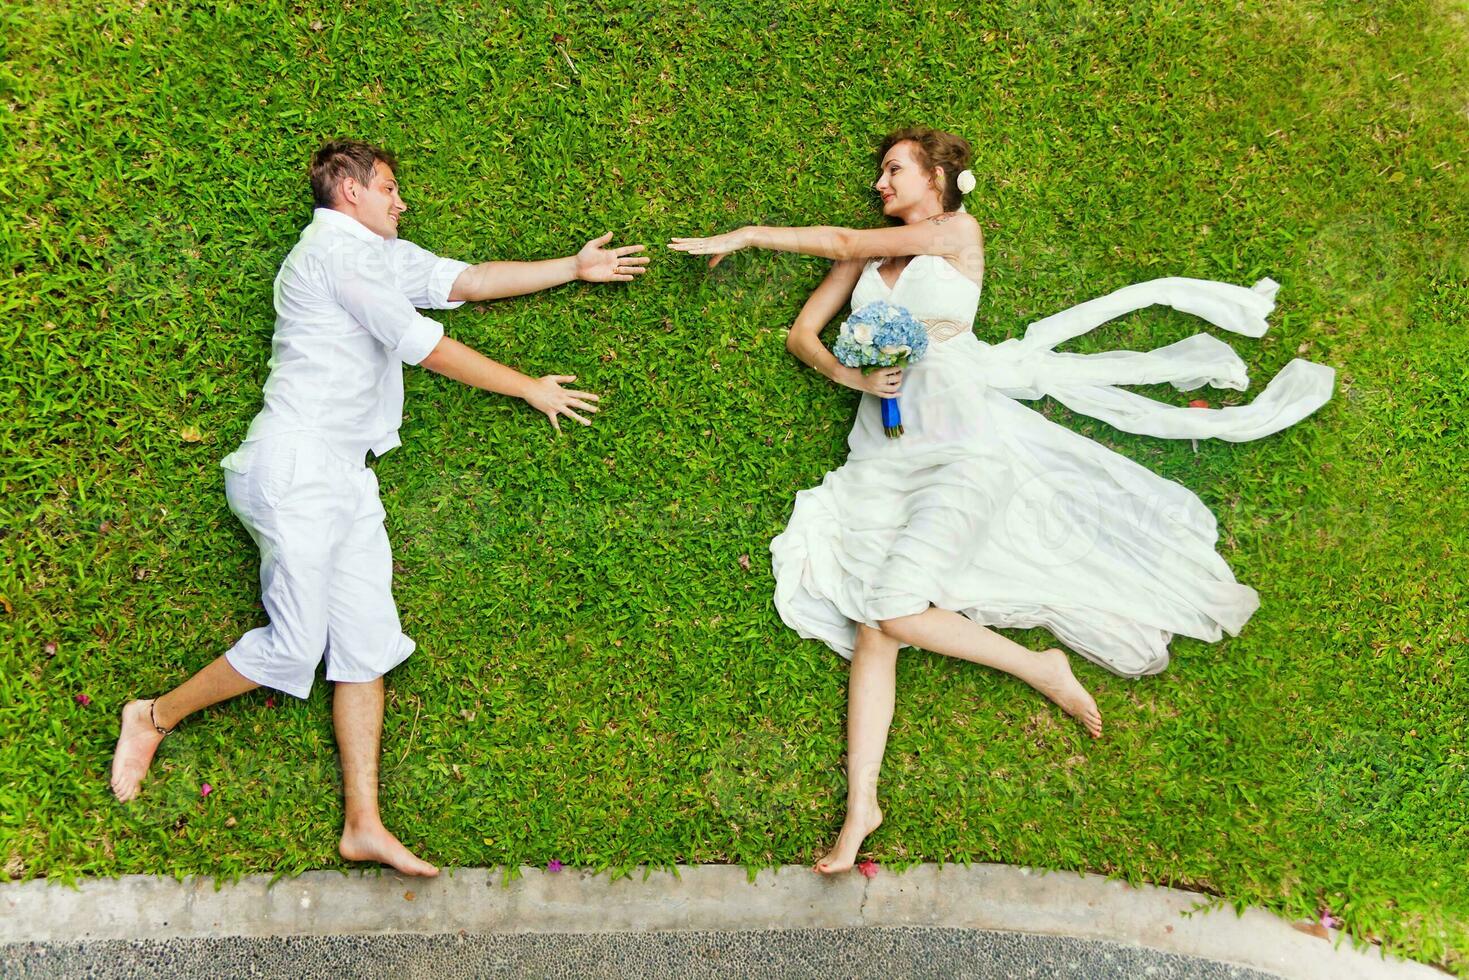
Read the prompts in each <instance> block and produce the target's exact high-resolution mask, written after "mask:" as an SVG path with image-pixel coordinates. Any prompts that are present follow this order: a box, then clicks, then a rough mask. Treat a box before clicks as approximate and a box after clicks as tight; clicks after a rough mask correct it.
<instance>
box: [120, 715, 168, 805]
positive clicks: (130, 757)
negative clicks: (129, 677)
mask: <svg viewBox="0 0 1469 980" xmlns="http://www.w3.org/2000/svg"><path fill="white" fill-rule="evenodd" d="M152 707H153V702H152V701H129V702H128V703H127V704H126V705H124V706H123V709H122V730H121V731H119V732H118V734H117V748H115V749H113V750H112V795H113V796H116V797H117V799H118V801H119V802H121V803H126V802H127V801H128V800H131V799H132V798H133V797H135V796H137V795H138V789H139V788H140V787H141V786H142V785H143V777H144V776H145V775H147V773H148V766H149V765H150V764H151V763H152V762H153V754H154V753H155V752H157V751H158V743H160V742H162V741H163V735H162V734H160V733H159V731H158V729H156V728H154V727H153V716H152V713H151V710H150V709H151V708H152Z"/></svg>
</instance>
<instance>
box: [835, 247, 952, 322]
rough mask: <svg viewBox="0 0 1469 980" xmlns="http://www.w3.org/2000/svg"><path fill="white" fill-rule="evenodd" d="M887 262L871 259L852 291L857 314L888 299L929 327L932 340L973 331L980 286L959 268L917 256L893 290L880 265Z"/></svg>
mask: <svg viewBox="0 0 1469 980" xmlns="http://www.w3.org/2000/svg"><path fill="white" fill-rule="evenodd" d="M884 261H885V260H883V259H872V260H871V261H869V262H868V263H867V265H866V266H865V267H864V268H863V269H862V276H861V278H859V279H858V280H857V285H856V286H855V287H854V288H853V289H852V310H853V312H856V311H857V310H859V309H861V308H862V307H864V306H866V305H867V304H868V303H871V302H873V301H875V300H879V299H885V300H887V301H888V302H890V303H893V304H895V305H897V306H901V307H903V308H904V309H906V310H907V311H908V312H909V313H912V314H913V316H914V317H916V318H917V319H918V320H920V321H922V323H923V325H924V326H926V327H927V328H928V336H929V339H930V340H932V341H935V342H942V341H945V340H948V339H950V338H951V337H955V336H957V335H959V334H961V333H965V332H968V331H972V330H973V329H974V314H975V312H976V311H977V310H978V309H979V294H980V288H979V285H978V284H977V283H976V282H975V281H974V280H973V279H970V278H969V277H968V276H966V275H965V274H964V273H962V272H960V271H959V270H958V269H956V268H955V267H954V265H953V263H951V262H950V261H949V260H948V259H946V258H944V257H943V256H942V255H915V256H913V258H912V259H910V260H909V261H908V264H907V265H906V266H904V267H903V271H902V272H901V273H900V274H899V275H898V281H897V283H895V284H894V285H893V287H892V288H891V289H889V288H888V284H887V283H886V282H884V281H883V278H882V273H881V272H879V271H878V268H877V267H878V266H879V265H881V264H882V263H883V262H884Z"/></svg>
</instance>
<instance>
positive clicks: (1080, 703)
mask: <svg viewBox="0 0 1469 980" xmlns="http://www.w3.org/2000/svg"><path fill="white" fill-rule="evenodd" d="M1036 656H1037V657H1038V658H1042V659H1041V667H1040V669H1039V670H1037V671H1036V672H1035V675H1034V676H1033V677H1032V678H1030V679H1029V680H1030V686H1031V687H1033V688H1035V689H1036V690H1037V691H1040V692H1041V693H1042V694H1044V695H1045V696H1046V697H1048V698H1050V699H1051V700H1052V701H1054V702H1056V704H1057V705H1059V706H1060V708H1061V710H1062V711H1064V712H1066V713H1067V714H1068V715H1070V716H1071V717H1073V718H1075V719H1076V720H1077V721H1079V722H1081V724H1082V727H1084V728H1085V729H1086V730H1087V731H1088V732H1090V733H1091V736H1092V738H1100V737H1101V735H1102V713H1101V712H1100V711H1098V710H1097V702H1096V701H1094V700H1092V696H1091V695H1090V694H1088V693H1087V690H1086V688H1084V687H1082V686H1081V682H1080V681H1078V680H1077V679H1076V675H1075V674H1073V673H1071V660H1070V658H1068V657H1067V656H1066V652H1065V651H1064V650H1057V649H1055V648H1052V649H1050V650H1045V651H1042V652H1041V653H1038V654H1036Z"/></svg>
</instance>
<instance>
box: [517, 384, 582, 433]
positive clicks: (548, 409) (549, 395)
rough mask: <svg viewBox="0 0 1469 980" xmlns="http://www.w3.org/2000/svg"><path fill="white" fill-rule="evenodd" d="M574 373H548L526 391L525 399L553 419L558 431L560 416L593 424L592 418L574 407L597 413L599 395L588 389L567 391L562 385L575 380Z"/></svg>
mask: <svg viewBox="0 0 1469 980" xmlns="http://www.w3.org/2000/svg"><path fill="white" fill-rule="evenodd" d="M575 380H576V375H574V374H548V375H546V376H545V377H543V378H537V379H536V380H535V383H534V384H532V385H531V386H530V390H529V391H527V392H526V393H525V400H526V401H527V402H528V403H529V404H530V406H531V407H532V408H534V409H535V410H536V411H538V412H544V413H545V415H546V417H547V418H549V419H550V420H551V425H552V427H553V428H555V430H556V431H557V432H560V431H561V420H560V419H559V418H558V416H561V415H565V416H566V417H567V418H569V419H575V420H576V421H578V422H580V423H581V424H582V425H591V424H592V420H591V419H589V418H584V417H582V416H580V415H578V414H576V412H574V411H572V409H575V408H579V409H581V410H582V411H583V412H590V413H595V412H596V411H597V406H596V405H594V404H593V402H596V401H598V400H599V396H597V395H594V394H592V393H591V392H587V391H567V390H566V389H565V388H562V387H561V385H562V384H563V383H564V382H567V381H575Z"/></svg>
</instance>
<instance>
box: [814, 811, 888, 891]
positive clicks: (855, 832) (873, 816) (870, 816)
mask: <svg viewBox="0 0 1469 980" xmlns="http://www.w3.org/2000/svg"><path fill="white" fill-rule="evenodd" d="M881 825H882V811H881V810H879V809H878V808H877V804H876V803H868V804H865V805H862V806H855V807H853V806H849V807H848V808H847V819H846V821H845V822H844V823H843V824H842V832H841V833H840V834H838V835H837V842H836V846H835V847H833V848H832V849H831V851H829V852H828V853H827V855H826V857H824V858H822V859H821V860H820V861H817V862H816V866H815V867H814V868H812V870H813V871H815V872H816V873H817V874H824V875H834V874H840V873H841V872H843V871H850V870H851V868H852V865H854V864H856V863H857V852H858V851H860V850H862V842H863V841H864V840H866V839H867V835H868V834H870V833H872V832H873V831H874V830H876V829H877V828H878V827H880V826H881Z"/></svg>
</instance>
